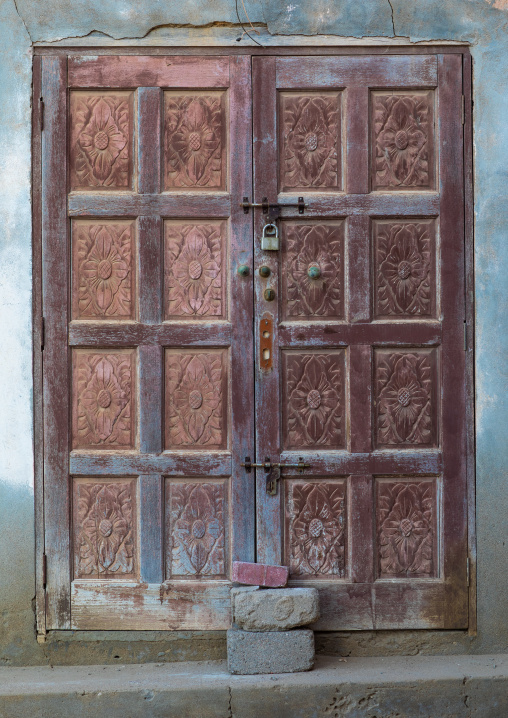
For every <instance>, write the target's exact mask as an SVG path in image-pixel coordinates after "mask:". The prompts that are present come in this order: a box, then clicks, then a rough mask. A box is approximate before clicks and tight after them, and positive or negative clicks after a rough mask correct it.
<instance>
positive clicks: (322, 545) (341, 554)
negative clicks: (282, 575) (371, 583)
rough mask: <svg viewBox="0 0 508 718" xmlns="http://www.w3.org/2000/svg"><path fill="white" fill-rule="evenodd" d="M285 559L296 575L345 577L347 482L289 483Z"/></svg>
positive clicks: (302, 481) (300, 481)
mask: <svg viewBox="0 0 508 718" xmlns="http://www.w3.org/2000/svg"><path fill="white" fill-rule="evenodd" d="M284 483H285V497H286V501H285V562H286V563H287V564H288V565H289V570H290V574H291V576H292V577H293V578H296V577H298V578H299V577H302V578H303V577H313V578H327V579H333V578H342V577H343V576H344V575H345V571H346V563H347V559H346V509H345V501H346V482H345V481H337V480H329V479H327V480H326V481H325V480H324V479H323V480H321V481H312V482H306V481H305V480H290V479H287V480H286V481H285V482H284Z"/></svg>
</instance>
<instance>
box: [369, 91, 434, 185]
mask: <svg viewBox="0 0 508 718" xmlns="http://www.w3.org/2000/svg"><path fill="white" fill-rule="evenodd" d="M371 115H372V116H371V125H372V148H371V152H372V189H375V190H406V191H407V190H408V189H417V190H422V189H433V188H434V187H435V177H434V174H435V169H434V164H435V160H434V92H433V91H431V90H429V91H428V92H424V91H420V92H417V91H414V92H411V93H407V92H400V91H399V92H393V91H390V92H381V91H379V92H373V93H372V95H371Z"/></svg>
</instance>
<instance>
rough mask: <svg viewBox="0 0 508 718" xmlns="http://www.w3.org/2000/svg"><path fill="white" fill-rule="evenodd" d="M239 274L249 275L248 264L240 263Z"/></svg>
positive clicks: (241, 275) (242, 275)
mask: <svg viewBox="0 0 508 718" xmlns="http://www.w3.org/2000/svg"><path fill="white" fill-rule="evenodd" d="M238 274H239V275H240V277H248V276H249V274H250V269H249V267H248V266H247V265H246V264H240V266H239V267H238Z"/></svg>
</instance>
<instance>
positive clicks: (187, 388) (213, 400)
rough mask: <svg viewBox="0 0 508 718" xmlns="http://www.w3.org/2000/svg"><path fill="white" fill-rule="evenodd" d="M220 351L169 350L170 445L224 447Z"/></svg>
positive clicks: (169, 446) (168, 420) (167, 400)
mask: <svg viewBox="0 0 508 718" xmlns="http://www.w3.org/2000/svg"><path fill="white" fill-rule="evenodd" d="M224 380H225V375H224V366H223V354H222V353H221V352H218V351H217V352H208V353H204V352H200V353H196V354H193V353H190V352H182V353H178V354H177V353H172V352H167V354H166V445H167V448H176V447H186V448H195V449H199V448H223V447H224V444H225V439H226V434H225V431H224V423H225V422H224V402H223V394H224V389H223V383H224Z"/></svg>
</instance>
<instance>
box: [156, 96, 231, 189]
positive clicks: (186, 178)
mask: <svg viewBox="0 0 508 718" xmlns="http://www.w3.org/2000/svg"><path fill="white" fill-rule="evenodd" d="M226 117H227V114H226V95H225V93H224V92H193V93H187V94H182V93H180V92H173V91H168V92H166V93H165V94H164V189H165V190H178V189H180V190H181V189H191V188H192V189H205V190H211V189H213V190H225V189H226V157H227V150H226V148H227V143H228V139H227V136H226V134H227V133H226V127H227V119H226Z"/></svg>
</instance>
